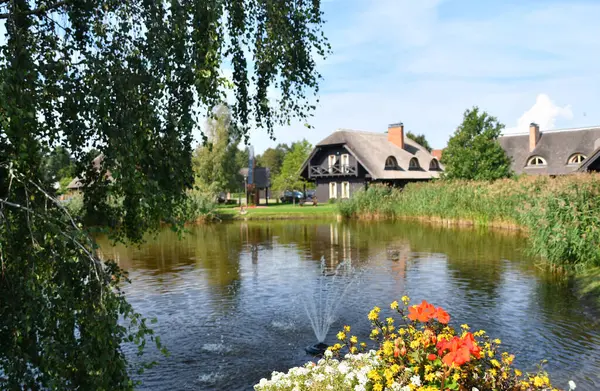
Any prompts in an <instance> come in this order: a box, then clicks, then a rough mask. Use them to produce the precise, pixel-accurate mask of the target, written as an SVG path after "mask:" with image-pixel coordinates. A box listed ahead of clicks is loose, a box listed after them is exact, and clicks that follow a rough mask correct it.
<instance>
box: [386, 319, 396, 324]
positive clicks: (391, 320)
mask: <svg viewBox="0 0 600 391" xmlns="http://www.w3.org/2000/svg"><path fill="white" fill-rule="evenodd" d="M385 321H386V322H387V324H389V325H392V324H394V318H386V319H385Z"/></svg>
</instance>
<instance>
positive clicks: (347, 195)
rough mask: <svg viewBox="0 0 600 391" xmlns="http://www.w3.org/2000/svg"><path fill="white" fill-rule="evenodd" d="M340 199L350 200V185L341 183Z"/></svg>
mask: <svg viewBox="0 0 600 391" xmlns="http://www.w3.org/2000/svg"><path fill="white" fill-rule="evenodd" d="M342 198H350V183H349V182H342Z"/></svg>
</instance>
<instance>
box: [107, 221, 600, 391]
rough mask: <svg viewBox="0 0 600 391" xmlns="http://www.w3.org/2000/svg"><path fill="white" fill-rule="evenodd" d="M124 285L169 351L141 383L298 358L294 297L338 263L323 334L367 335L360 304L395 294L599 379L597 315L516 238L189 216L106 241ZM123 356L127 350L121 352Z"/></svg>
mask: <svg viewBox="0 0 600 391" xmlns="http://www.w3.org/2000/svg"><path fill="white" fill-rule="evenodd" d="M100 242H101V246H102V249H103V254H104V256H106V257H112V258H114V259H116V260H117V261H118V262H119V264H120V265H121V267H123V268H124V269H126V270H127V271H128V272H129V275H130V277H131V279H132V281H133V283H132V284H131V285H127V286H126V287H125V290H126V294H127V296H128V298H129V300H130V302H131V303H132V304H133V305H134V307H135V308H136V309H137V310H138V311H140V312H141V313H142V314H143V315H145V316H147V317H155V318H156V319H157V320H158V323H157V324H156V325H154V329H155V330H156V332H157V334H158V335H160V336H161V339H162V341H163V342H164V344H165V345H166V346H167V348H168V349H169V351H170V353H171V355H170V357H168V358H161V357H160V356H159V355H158V353H155V352H152V351H150V352H149V353H148V354H147V355H145V356H144V358H145V359H158V360H159V365H158V366H156V367H155V368H153V369H151V370H149V371H147V372H146V373H145V374H143V375H142V378H141V380H142V381H143V386H142V387H141V388H142V389H148V390H250V389H252V385H253V384H255V383H257V382H258V381H259V380H260V379H261V378H262V377H268V376H269V375H270V373H271V372H272V371H275V370H277V371H284V372H285V371H287V369H288V368H290V367H292V366H297V365H302V364H303V363H305V362H306V361H308V360H310V359H311V357H310V356H308V355H307V354H306V353H305V352H304V347H305V346H307V345H309V344H312V343H315V342H316V337H315V335H314V333H313V331H312V328H311V325H310V322H309V319H308V317H307V313H306V311H305V304H306V303H307V300H311V299H310V298H309V297H310V295H307V293H309V292H310V290H311V289H313V287H315V286H316V285H315V281H318V279H319V276H321V275H322V269H321V262H320V260H321V259H322V258H323V259H324V264H325V266H326V267H327V268H330V269H333V268H335V267H336V266H337V265H338V264H339V263H340V262H342V261H348V262H349V263H351V264H352V266H353V267H354V268H356V269H358V270H361V271H362V272H361V273H360V275H359V277H358V278H357V279H355V280H353V282H352V285H351V286H350V288H349V289H348V290H347V292H346V294H345V295H344V296H343V298H342V299H341V303H340V306H339V308H338V316H337V320H336V321H335V322H334V323H333V325H332V327H331V328H330V330H329V333H328V334H327V338H326V342H330V343H333V342H334V341H335V334H336V332H337V331H339V330H340V329H341V328H342V327H343V325H345V324H349V325H351V326H352V327H353V333H357V334H358V335H359V338H360V339H362V340H368V333H369V322H368V320H367V318H366V316H367V313H368V312H369V310H370V309H371V308H372V307H373V306H375V305H378V306H380V307H382V308H384V310H383V314H384V315H385V314H387V312H386V311H385V308H389V307H388V305H389V303H390V302H392V301H394V300H398V299H399V298H400V297H401V296H403V295H408V296H410V297H411V299H412V301H413V302H420V301H421V300H423V299H426V300H428V301H429V302H431V303H433V304H435V305H439V306H442V307H444V308H445V309H447V311H448V312H449V313H450V315H451V316H452V320H451V323H452V324H453V325H454V326H458V325H460V324H462V323H468V324H469V325H471V326H472V328H473V329H485V330H486V331H487V332H488V333H489V334H490V335H491V336H493V337H497V338H500V339H502V341H503V346H504V348H505V349H506V350H507V351H509V352H512V353H515V354H516V356H517V360H516V365H517V366H518V367H520V368H522V369H525V370H534V369H535V368H536V365H537V364H538V363H539V362H540V361H541V360H543V359H548V360H549V363H548V364H547V365H546V366H545V368H546V369H547V370H548V371H549V372H550V374H551V377H552V378H553V379H554V383H555V385H556V386H560V387H565V388H568V387H567V382H568V380H571V379H572V380H574V381H575V382H576V383H577V385H578V387H577V391H580V390H583V391H585V390H596V389H600V322H598V319H597V317H596V318H595V317H594V315H593V314H592V312H590V311H589V308H586V307H585V306H584V304H583V303H581V302H580V301H578V300H577V298H576V297H575V295H574V294H573V292H572V287H570V286H569V284H568V283H567V282H565V281H564V280H563V279H561V278H557V277H554V276H552V275H550V274H548V273H545V272H543V271H542V270H541V268H539V267H537V266H536V264H535V261H534V260H532V259H530V258H528V257H527V256H526V255H525V254H524V249H525V245H526V242H525V240H524V239H523V238H521V237H519V236H516V235H512V234H510V235H509V234H507V233H493V232H480V231H475V230H453V229H447V228H439V227H431V226H426V225H421V224H417V223H381V222H378V223H336V222H298V221H278V222H277V221H274V222H260V223H259V222H248V223H239V222H238V223H223V224H215V225H206V226H199V227H195V228H191V229H190V233H189V234H188V235H186V236H184V237H183V238H182V239H181V240H178V237H177V235H176V234H174V233H173V232H171V231H169V230H165V231H163V232H161V233H160V234H159V235H158V237H156V238H153V239H150V240H149V241H148V243H147V244H145V245H143V246H142V247H140V248H132V247H131V248H127V247H123V246H117V247H110V246H109V244H108V242H107V241H106V240H100ZM131 356H132V359H134V360H135V359H136V358H135V356H134V355H133V354H131Z"/></svg>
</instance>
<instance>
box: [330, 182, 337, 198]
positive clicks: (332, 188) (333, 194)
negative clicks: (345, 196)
mask: <svg viewBox="0 0 600 391" xmlns="http://www.w3.org/2000/svg"><path fill="white" fill-rule="evenodd" d="M329 198H330V199H331V198H337V182H329Z"/></svg>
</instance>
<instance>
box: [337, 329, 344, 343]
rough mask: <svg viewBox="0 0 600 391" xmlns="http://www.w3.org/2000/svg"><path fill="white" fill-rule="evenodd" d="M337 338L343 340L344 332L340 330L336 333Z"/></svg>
mask: <svg viewBox="0 0 600 391" xmlns="http://www.w3.org/2000/svg"><path fill="white" fill-rule="evenodd" d="M337 339H339V340H340V341H343V340H345V339H346V333H344V332H343V331H340V332H339V333H337Z"/></svg>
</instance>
